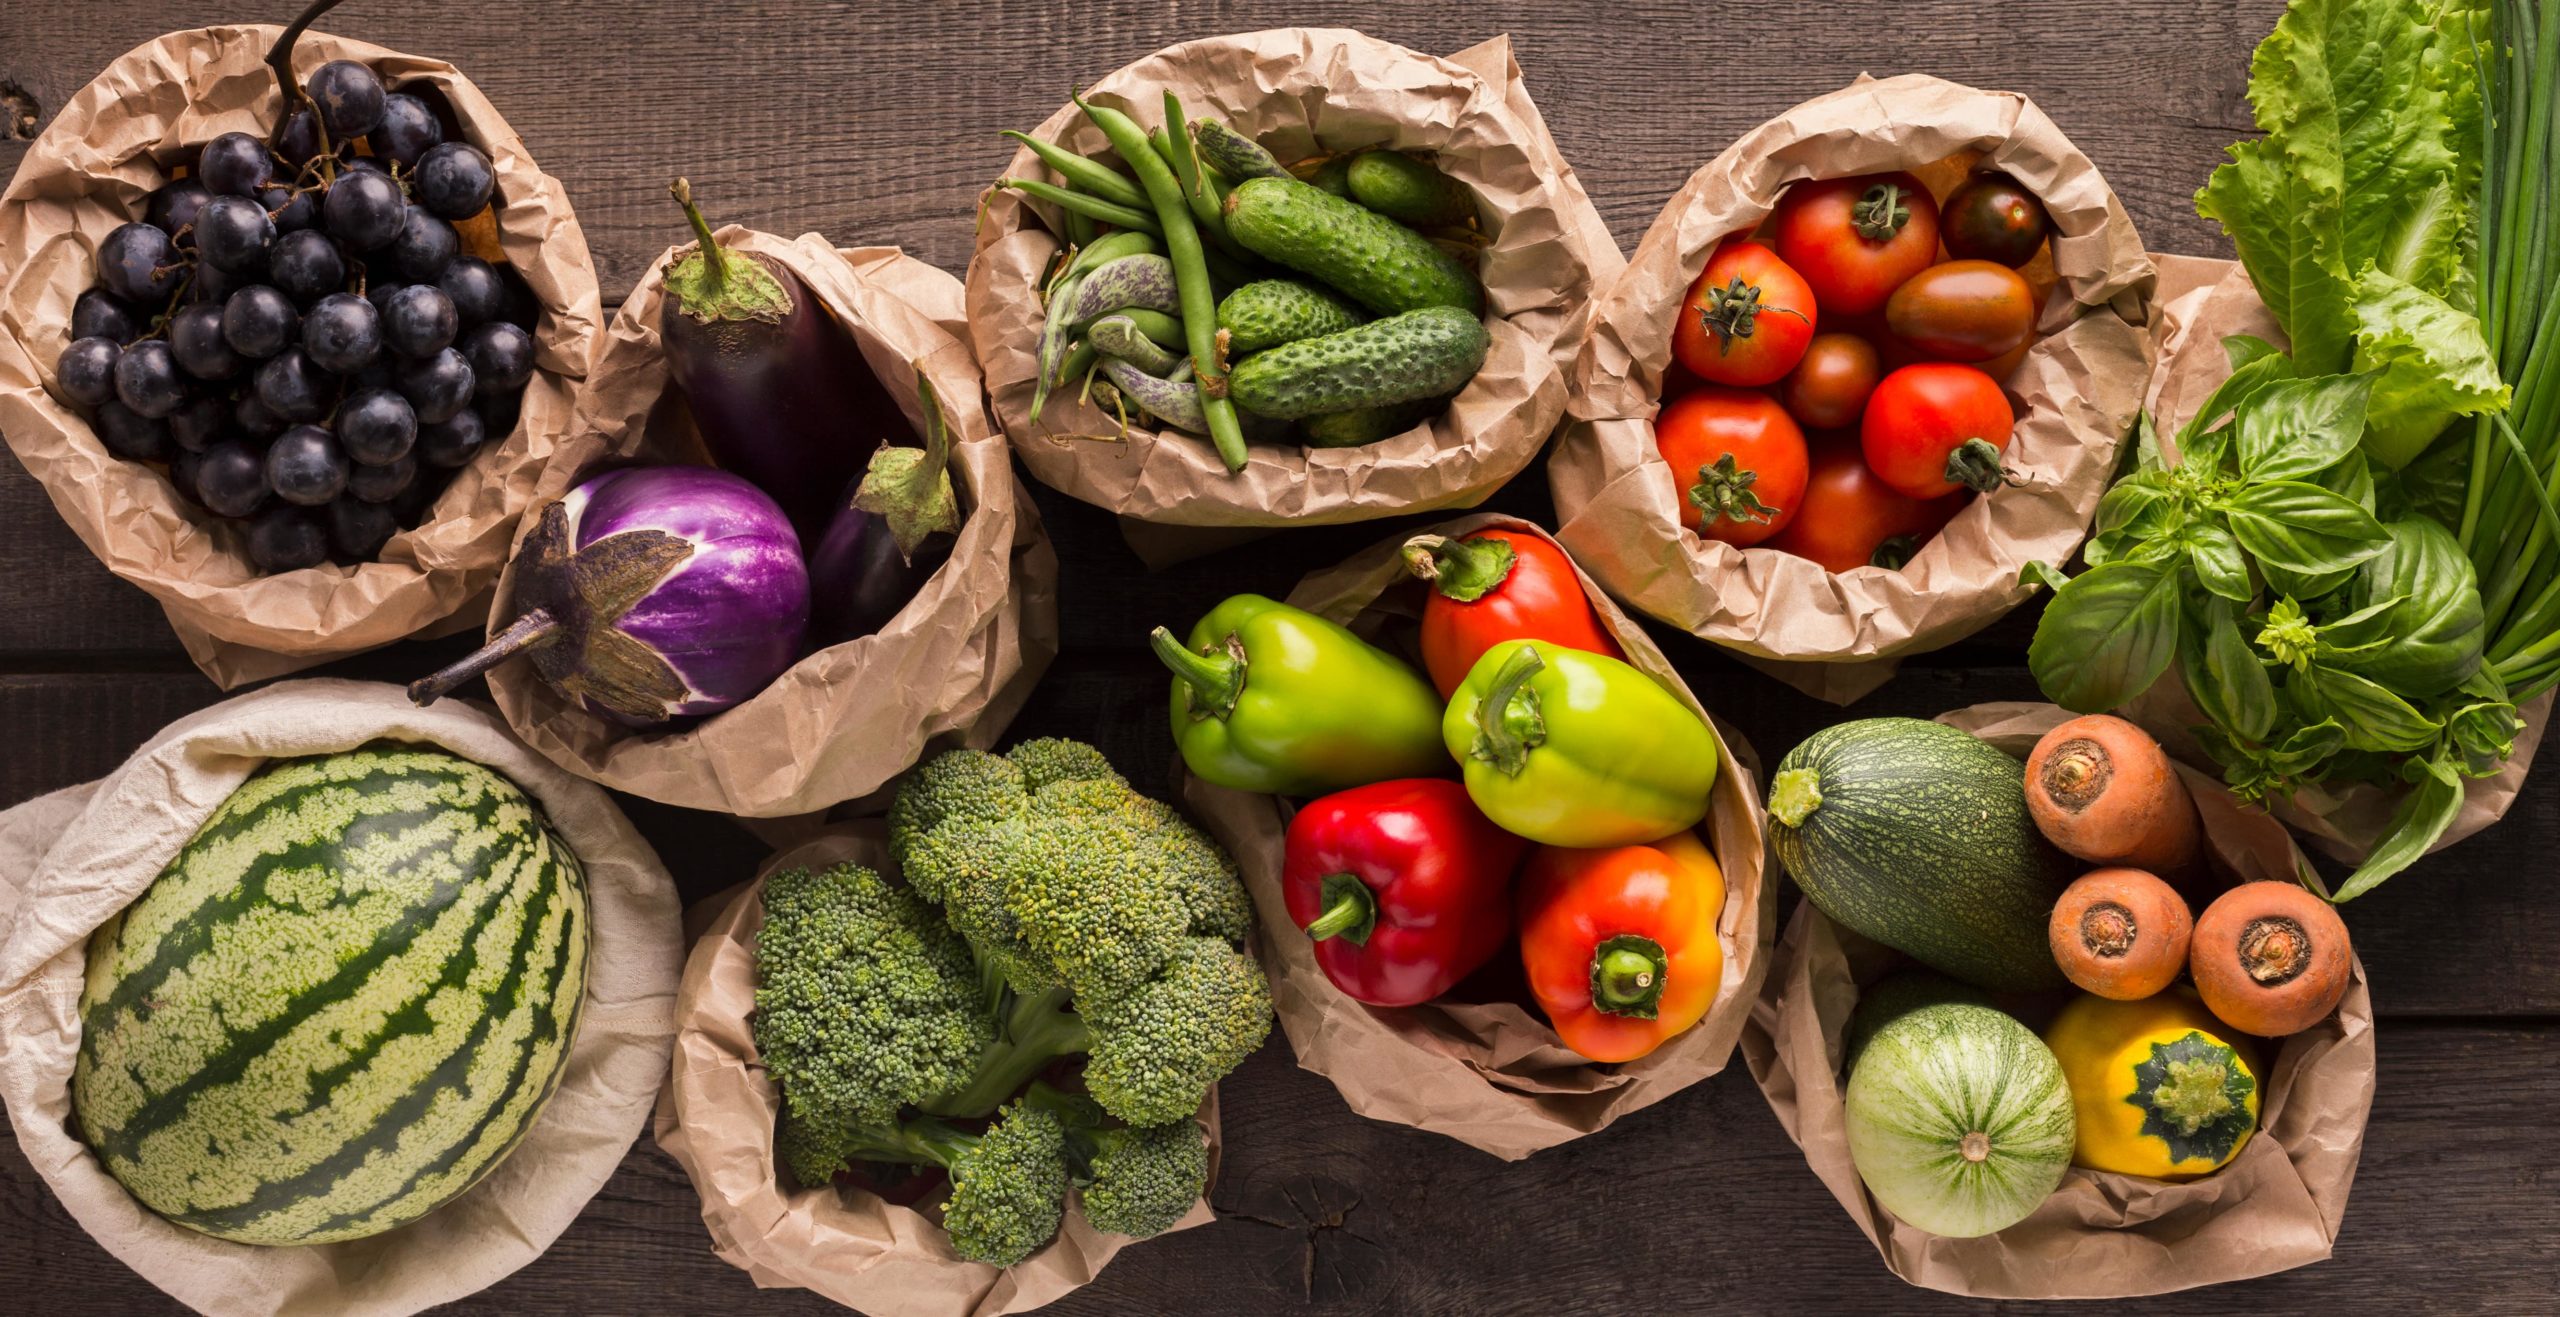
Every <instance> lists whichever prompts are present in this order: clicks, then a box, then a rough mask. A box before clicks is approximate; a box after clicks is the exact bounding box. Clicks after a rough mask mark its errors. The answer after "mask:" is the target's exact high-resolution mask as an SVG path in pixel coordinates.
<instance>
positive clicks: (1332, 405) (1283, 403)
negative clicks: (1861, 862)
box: [1227, 180, 2026, 810]
mask: <svg viewBox="0 0 2560 1317" xmlns="http://www.w3.org/2000/svg"><path fill="white" fill-rule="evenodd" d="M1256 181H1257V182H1259V181H1261V180H1256ZM1247 186H1251V185H1250V184H1248V185H1247ZM1492 345H1493V337H1492V335H1490V334H1487V333H1486V332H1485V328H1484V326H1483V324H1481V323H1479V322H1478V321H1477V320H1476V318H1475V316H1474V315H1473V314H1471V313H1469V312H1466V311H1461V310H1458V309H1457V308H1455V307H1446V306H1436V307H1430V308H1427V309H1425V310H1421V311H1408V312H1406V313H1404V314H1403V315H1400V316H1389V317H1388V318H1386V319H1384V320H1373V321H1370V322H1369V323H1368V324H1365V325H1361V326H1359V327H1357V328H1354V329H1346V330H1343V331H1342V332H1341V333H1339V334H1327V335H1325V336H1324V337H1322V338H1302V339H1299V340H1298V341H1297V342H1295V343H1283V344H1281V345H1280V346H1279V347H1276V348H1273V349H1271V350H1270V351H1268V352H1261V353H1256V354H1255V355H1253V356H1250V357H1247V358H1245V359H1244V361H1243V362H1242V363H1241V364H1240V365H1238V366H1237V367H1236V368H1235V371H1234V373H1232V374H1230V375H1228V376H1227V391H1228V396H1230V397H1232V398H1234V399H1235V401H1236V405H1237V406H1239V407H1242V408H1244V409H1245V410H1246V411H1249V412H1253V413H1256V414H1257V415H1262V416H1275V417H1279V418H1281V419H1283V420H1296V419H1297V418H1299V417H1301V416H1322V415H1325V414H1326V413H1329V412H1347V411H1352V410H1355V409H1358V408H1364V407H1385V406H1390V405H1392V404H1395V403H1400V402H1416V401H1419V400H1421V399H1424V398H1436V397H1439V396H1440V395H1442V394H1444V393H1455V392H1457V391H1458V390H1459V389H1460V388H1461V387H1463V386H1464V385H1465V384H1466V382H1467V381H1468V380H1469V379H1471V378H1473V377H1474V375H1475V373H1476V368H1477V367H1479V366H1482V365H1483V364H1484V357H1485V353H1486V352H1487V351H1489V350H1490V349H1491V347H1492ZM1994 753H1997V752H1996V751H1995V752H1994ZM2019 780H2020V781H2021V782H2024V781H2025V776H2024V770H2021V773H2020V778H2019ZM2018 807H2019V808H2020V809H2022V810H2023V809H2025V808H2026V801H2025V796H2024V792H2023V788H2021V794H2020V798H2019V805H2018Z"/></svg>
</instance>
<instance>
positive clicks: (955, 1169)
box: [935, 1104, 1067, 1267]
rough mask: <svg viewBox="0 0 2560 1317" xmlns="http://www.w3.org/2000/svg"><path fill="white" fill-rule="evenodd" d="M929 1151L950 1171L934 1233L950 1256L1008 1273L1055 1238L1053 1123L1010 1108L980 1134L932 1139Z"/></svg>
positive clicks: (1059, 1203)
mask: <svg viewBox="0 0 2560 1317" xmlns="http://www.w3.org/2000/svg"><path fill="white" fill-rule="evenodd" d="M935 1151H936V1154H937V1160H939V1161H940V1162H941V1164H942V1165H943V1166H944V1167H946V1168H948V1169H949V1170H950V1172H951V1196H950V1197H949V1198H947V1199H945V1200H944V1201H943V1204H942V1228H943V1230H944V1231H945V1232H947V1233H948V1234H949V1235H950V1236H951V1251H952V1252H954V1253H957V1254H959V1255H960V1256H962V1257H964V1258H967V1259H969V1260H970V1261H972V1262H988V1263H993V1264H994V1265H996V1266H999V1267H1010V1266H1012V1265H1013V1264H1014V1263H1016V1262H1020V1261H1021V1260H1023V1259H1024V1258H1027V1257H1029V1256H1031V1255H1032V1254H1033V1253H1036V1252H1038V1251H1040V1246H1041V1245H1043V1244H1046V1243H1048V1242H1049V1241H1050V1240H1051V1239H1054V1238H1056V1237H1057V1234H1058V1222H1059V1220H1060V1218H1062V1217H1063V1216H1064V1215H1065V1213H1066V1201H1067V1152H1066V1132H1065V1130H1064V1128H1063V1127H1061V1126H1060V1125H1059V1123H1058V1118H1057V1117H1055V1116H1053V1115H1050V1114H1049V1113H1048V1112H1045V1111H1039V1110H1034V1109H1032V1108H1028V1107H1024V1106H1022V1105H1020V1104H1016V1105H1014V1106H1011V1107H1007V1108H1005V1110H1004V1111H1003V1112H1001V1113H1000V1114H998V1115H997V1117H996V1119H995V1123H993V1124H991V1125H989V1126H987V1132H986V1133H984V1134H981V1135H978V1136H976V1137H975V1138H971V1137H968V1136H965V1135H951V1136H947V1137H943V1138H940V1139H938V1140H937V1147H936V1149H935Z"/></svg>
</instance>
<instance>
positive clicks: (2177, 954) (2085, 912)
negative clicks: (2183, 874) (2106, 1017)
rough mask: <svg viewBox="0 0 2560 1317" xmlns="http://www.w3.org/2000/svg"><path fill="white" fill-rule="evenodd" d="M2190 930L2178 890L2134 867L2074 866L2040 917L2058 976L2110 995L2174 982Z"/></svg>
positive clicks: (2131, 994) (2136, 993) (2135, 993)
mask: <svg viewBox="0 0 2560 1317" xmlns="http://www.w3.org/2000/svg"><path fill="white" fill-rule="evenodd" d="M2194 933H2195V918H2194V916H2193V915H2191V914H2190V913H2188V910H2187V901H2186V898H2185V897H2182V896H2180V895H2178V889H2176V888H2174V887H2171V886H2170V885H2169V884H2167V883H2165V882H2162V881H2161V880H2160V879H2159V878H2158V877H2156V876H2154V875H2152V874H2149V873H2145V872H2143V871H2142V870H2140V869H2097V870H2093V871H2091V872H2089V873H2085V874H2082V875H2081V876H2080V877H2079V878H2077V879H2075V880H2073V882H2072V884H2071V885H2070V886H2069V887H2066V888H2064V889H2063V890H2062V899H2061V900H2059V901H2056V902H2055V903H2054V906H2053V916H2052V918H2050V919H2049V920H2047V921H2046V922H2045V942H2046V945H2048V946H2050V947H2051V948H2052V949H2053V961H2054V963H2055V964H2056V965H2059V966H2061V967H2062V976H2063V977H2064V978H2067V979H2069V980H2071V983H2072V986H2074V987H2077V988H2079V989H2081V990H2082V991H2084V992H2089V993H2094V994H2096V995H2097V996H2100V997H2104V998H2107V999H2109V1000H2112V1001H2139V1000H2141V999H2142V998H2145V997H2149V996H2153V995H2155V994H2157V993H2158V992H2160V990H2162V989H2164V988H2166V987H2168V986H2169V985H2170V984H2172V983H2175V982H2177V980H2178V975H2180V974H2181V973H2184V972H2185V970H2186V968H2187V948H2188V945H2189V943H2190V940H2191V939H2192V937H2193V936H2194Z"/></svg>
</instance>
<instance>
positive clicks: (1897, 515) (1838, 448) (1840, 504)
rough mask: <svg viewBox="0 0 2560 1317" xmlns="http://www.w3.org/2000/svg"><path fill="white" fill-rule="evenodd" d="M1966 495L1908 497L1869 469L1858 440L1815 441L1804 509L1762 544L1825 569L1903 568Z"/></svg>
mask: <svg viewBox="0 0 2560 1317" xmlns="http://www.w3.org/2000/svg"><path fill="white" fill-rule="evenodd" d="M1967 497H1969V496H1968V495H1965V494H1961V493H1958V494H1949V495H1947V496H1946V497H1944V498H1935V499H1927V500H1922V499H1916V498H1906V497H1904V496H1903V495H1901V494H1898V493H1896V492H1894V489H1893V487H1892V486H1891V485H1888V484H1886V483H1884V482H1883V481H1882V480H1879V479H1877V478H1876V473H1875V472H1874V471H1871V470H1869V469H1868V468H1867V459H1866V455H1865V454H1864V453H1861V452H1859V451H1858V439H1857V436H1855V435H1849V434H1836V435H1823V436H1819V437H1817V438H1816V439H1814V440H1813V451H1812V469H1811V474H1810V476H1809V477H1808V478H1807V479H1806V481H1805V486H1804V510H1803V511H1802V512H1801V513H1800V514H1798V515H1797V517H1796V519H1795V520H1794V521H1793V522H1792V523H1790V524H1789V525H1788V526H1787V528H1786V529H1785V530H1782V531H1780V532H1778V533H1777V534H1775V535H1772V536H1770V537H1769V539H1768V540H1767V541H1766V542H1765V543H1764V544H1763V545H1762V546H1761V547H1763V548H1770V549H1776V550H1778V551H1779V552H1780V553H1792V554H1794V555H1795V556H1797V557H1799V558H1809V559H1811V560H1813V561H1814V562H1815V563H1816V564H1818V565H1820V566H1821V568H1822V569H1823V570H1824V571H1827V572H1845V571H1850V570H1852V569H1855V568H1859V567H1865V566H1869V565H1874V566H1877V567H1892V568H1898V567H1900V566H1902V564H1904V563H1906V562H1909V561H1911V556H1912V555H1913V554H1915V553H1917V552H1919V551H1920V545H1921V544H1922V543H1923V542H1925V541H1926V540H1927V539H1928V538H1929V537H1930V536H1932V535H1935V534H1937V532H1938V529H1939V527H1942V526H1944V525H1946V524H1947V522H1948V520H1949V519H1950V518H1952V517H1954V516H1955V514H1956V512H1957V510H1959V509H1961V508H1962V507H1963V506H1964V502H1965V499H1966V498H1967Z"/></svg>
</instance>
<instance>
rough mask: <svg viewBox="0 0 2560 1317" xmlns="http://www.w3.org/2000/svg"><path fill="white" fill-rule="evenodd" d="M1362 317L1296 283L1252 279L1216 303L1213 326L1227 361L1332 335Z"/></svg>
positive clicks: (1332, 298)
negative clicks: (1221, 333) (1222, 338)
mask: <svg viewBox="0 0 2560 1317" xmlns="http://www.w3.org/2000/svg"><path fill="white" fill-rule="evenodd" d="M1368 319H1369V316H1368V313H1367V312H1365V311H1362V310H1361V309H1360V308H1359V307H1357V306H1354V305H1352V304H1351V303H1350V302H1347V301H1345V300H1343V299H1342V298H1340V297H1338V296H1336V295H1334V294H1333V293H1332V292H1329V291H1327V290H1325V289H1322V288H1318V287H1316V286H1315V285H1314V284H1311V283H1307V282H1304V281H1303V280H1298V279H1257V280H1255V281H1254V282H1252V283H1249V284H1246V285H1245V286H1244V287H1242V288H1239V289H1237V290H1235V291H1234V292H1232V293H1229V294H1227V297H1226V300H1225V301H1223V302H1220V303H1218V328H1220V329H1223V330H1225V331H1226V333H1227V359H1228V360H1230V361H1241V360H1243V359H1244V358H1246V357H1249V356H1252V355H1253V354H1254V353H1256V352H1260V351H1262V350H1263V349H1264V348H1276V347H1278V346H1280V345H1281V344H1283V343H1294V342H1296V341H1298V340H1299V339H1302V338H1321V337H1323V336H1324V335H1326V334H1338V333H1341V332H1342V331H1343V330H1346V329H1349V328H1351V327H1352V326H1353V325H1357V324H1363V323H1365V322H1367V320H1368Z"/></svg>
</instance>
